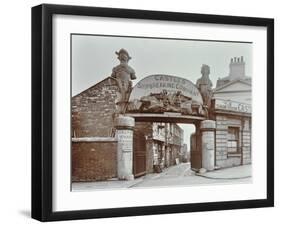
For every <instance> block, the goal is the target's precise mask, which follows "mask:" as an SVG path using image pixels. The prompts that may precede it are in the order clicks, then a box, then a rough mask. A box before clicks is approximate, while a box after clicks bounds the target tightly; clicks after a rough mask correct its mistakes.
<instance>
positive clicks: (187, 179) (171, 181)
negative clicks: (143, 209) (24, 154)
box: [72, 163, 252, 191]
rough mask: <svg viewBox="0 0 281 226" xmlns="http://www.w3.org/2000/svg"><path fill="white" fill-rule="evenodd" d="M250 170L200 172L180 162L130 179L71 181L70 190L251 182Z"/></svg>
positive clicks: (248, 167) (245, 166)
mask: <svg viewBox="0 0 281 226" xmlns="http://www.w3.org/2000/svg"><path fill="white" fill-rule="evenodd" d="M251 171H252V167H251V165H243V166H236V167H231V168H224V169H218V170H214V171H210V172H206V173H203V174H200V173H196V172H194V171H192V170H191V167H190V163H180V164H178V165H175V166H171V167H169V168H166V169H164V170H163V171H162V172H161V173H151V174H147V175H145V176H142V177H139V178H136V179H135V180H131V181H123V180H118V179H111V180H107V181H98V182H75V183H72V191H90V190H97V189H103V190H104V189H110V190H112V189H128V188H141V187H156V186H157V187H167V186H196V185H210V184H236V183H251V181H252V177H251Z"/></svg>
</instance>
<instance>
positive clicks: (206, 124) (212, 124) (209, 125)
mask: <svg viewBox="0 0 281 226" xmlns="http://www.w3.org/2000/svg"><path fill="white" fill-rule="evenodd" d="M215 128H216V121H213V120H204V121H202V122H201V124H200V129H203V130H206V129H210V130H213V129H215Z"/></svg>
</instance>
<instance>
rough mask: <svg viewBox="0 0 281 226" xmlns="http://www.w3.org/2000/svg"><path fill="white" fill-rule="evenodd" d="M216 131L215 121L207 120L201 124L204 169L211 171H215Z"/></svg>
mask: <svg viewBox="0 0 281 226" xmlns="http://www.w3.org/2000/svg"><path fill="white" fill-rule="evenodd" d="M215 129H216V122H215V121H213V120H205V121H202V122H201V125H200V130H201V134H202V146H201V147H202V168H204V169H206V170H209V171H210V170H214V169H215Z"/></svg>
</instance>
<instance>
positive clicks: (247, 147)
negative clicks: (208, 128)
mask: <svg viewBox="0 0 281 226" xmlns="http://www.w3.org/2000/svg"><path fill="white" fill-rule="evenodd" d="M215 120H216V124H217V128H216V165H217V166H220V167H231V166H237V165H241V163H242V164H249V163H251V134H250V130H249V128H248V125H249V121H247V120H248V119H245V118H243V117H235V116H233V117H231V116H230V115H229V116H225V115H216V118H215ZM244 120H246V121H247V122H246V123H245V122H244ZM245 124H247V126H245ZM228 127H239V130H240V135H239V136H240V137H239V140H240V144H239V146H240V147H241V152H242V153H240V155H239V154H237V155H228V152H227V133H228ZM242 156H243V159H241V158H242Z"/></svg>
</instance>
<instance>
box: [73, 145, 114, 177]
mask: <svg viewBox="0 0 281 226" xmlns="http://www.w3.org/2000/svg"><path fill="white" fill-rule="evenodd" d="M116 176H117V142H72V181H73V182H74V181H99V180H106V179H110V178H114V177H116Z"/></svg>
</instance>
